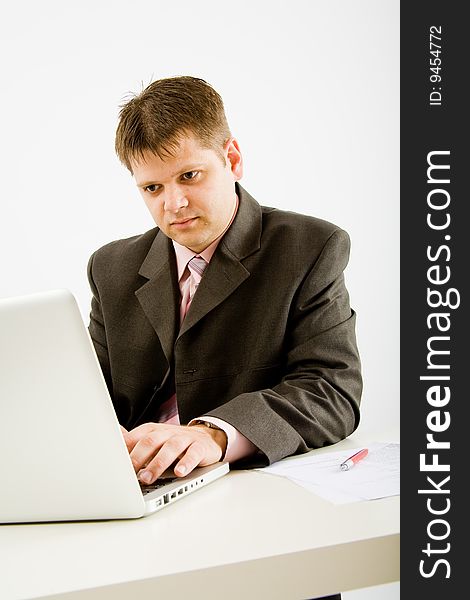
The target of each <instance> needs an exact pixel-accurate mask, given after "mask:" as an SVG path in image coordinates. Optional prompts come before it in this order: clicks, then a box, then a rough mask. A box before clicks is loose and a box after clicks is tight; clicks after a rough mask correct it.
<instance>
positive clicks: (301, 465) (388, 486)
mask: <svg viewBox="0 0 470 600" xmlns="http://www.w3.org/2000/svg"><path fill="white" fill-rule="evenodd" d="M367 448H368V450H369V453H368V455H367V456H366V457H365V458H363V459H362V460H361V461H359V462H358V463H357V464H356V465H355V466H354V467H353V468H352V469H350V470H349V471H342V470H341V468H340V464H341V463H342V462H343V461H344V460H346V459H347V458H349V457H350V456H352V455H353V454H354V453H355V452H358V451H359V450H361V449H362V447H359V448H353V449H349V450H342V451H339V452H326V453H321V454H315V452H314V453H313V454H310V455H309V456H304V457H300V458H294V459H290V460H287V461H279V462H277V463H274V464H272V465H270V466H269V467H264V468H262V469H258V470H259V471H262V472H264V473H269V474H272V475H279V476H282V477H287V478H288V479H290V480H291V481H293V482H295V483H297V484H298V485H301V486H302V487H304V488H306V489H308V490H309V491H311V492H313V493H315V494H317V495H318V496H321V497H323V498H325V499H326V500H329V501H330V502H333V503H334V504H345V503H348V502H357V501H359V500H374V499H376V498H384V497H386V496H396V495H399V494H400V444H397V443H381V442H373V443H371V444H369V445H368V446H367Z"/></svg>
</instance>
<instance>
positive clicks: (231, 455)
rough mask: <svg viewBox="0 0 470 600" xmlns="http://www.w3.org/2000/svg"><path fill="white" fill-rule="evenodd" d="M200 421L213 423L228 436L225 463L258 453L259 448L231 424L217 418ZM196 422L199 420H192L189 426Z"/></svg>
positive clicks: (204, 417)
mask: <svg viewBox="0 0 470 600" xmlns="http://www.w3.org/2000/svg"><path fill="white" fill-rule="evenodd" d="M198 419H202V420H203V421H208V422H209V423H213V424H214V425H216V426H217V427H219V428H220V429H222V431H224V432H225V434H226V436H227V450H226V451H225V456H224V462H229V463H231V462H235V461H236V460H240V459H241V458H245V457H246V456H250V455H251V454H255V452H257V451H258V448H257V447H256V446H255V445H254V444H253V442H251V441H250V440H249V439H248V438H246V437H245V436H244V435H243V434H242V433H240V432H239V431H238V429H235V427H234V426H233V425H230V423H227V422H226V421H223V420H222V419H218V418H217V417H206V416H202V417H198ZM196 420H197V419H192V420H191V421H190V422H189V423H188V425H191V423H192V422H193V421H196Z"/></svg>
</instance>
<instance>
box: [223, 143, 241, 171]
mask: <svg viewBox="0 0 470 600" xmlns="http://www.w3.org/2000/svg"><path fill="white" fill-rule="evenodd" d="M224 150H225V156H226V157H227V159H226V160H227V165H228V166H229V167H230V170H231V171H232V173H233V177H234V181H238V180H239V179H241V178H242V176H243V158H242V153H241V152H240V147H239V145H238V142H237V140H236V139H235V138H229V139H228V140H227V141H226V142H225V146H224Z"/></svg>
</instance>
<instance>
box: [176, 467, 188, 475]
mask: <svg viewBox="0 0 470 600" xmlns="http://www.w3.org/2000/svg"><path fill="white" fill-rule="evenodd" d="M186 470H187V469H186V467H184V466H183V465H181V467H178V473H181V475H185V474H186Z"/></svg>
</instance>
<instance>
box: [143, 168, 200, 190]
mask: <svg viewBox="0 0 470 600" xmlns="http://www.w3.org/2000/svg"><path fill="white" fill-rule="evenodd" d="M203 166H204V165H202V164H201V163H199V164H197V165H194V164H189V165H185V166H184V167H183V168H182V169H179V170H178V171H177V172H176V173H175V174H174V175H171V176H170V179H172V178H173V177H179V176H180V175H183V174H184V173H189V172H190V171H200V170H201V168H202V167H203ZM136 185H137V187H141V188H145V187H147V186H148V185H161V184H160V183H159V182H158V181H155V180H150V181H144V182H142V183H138V182H136Z"/></svg>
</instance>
